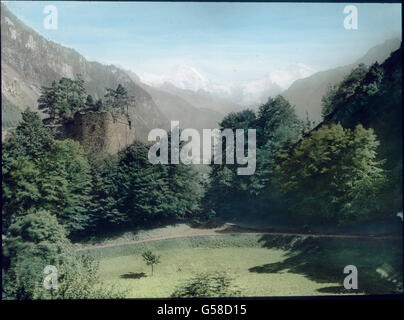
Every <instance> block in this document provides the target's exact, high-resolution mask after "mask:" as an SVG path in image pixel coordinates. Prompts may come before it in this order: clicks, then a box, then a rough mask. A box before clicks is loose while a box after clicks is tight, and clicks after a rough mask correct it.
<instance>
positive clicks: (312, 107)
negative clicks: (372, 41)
mask: <svg viewBox="0 0 404 320" xmlns="http://www.w3.org/2000/svg"><path fill="white" fill-rule="evenodd" d="M400 43H401V41H400V40H398V39H393V40H388V41H386V42H385V43H384V44H381V45H378V46H375V47H373V48H371V49H370V50H369V51H368V52H367V53H366V54H365V55H364V56H363V57H362V58H360V59H359V60H357V61H356V62H355V63H353V64H351V65H347V66H343V67H338V68H334V69H330V70H327V71H321V72H317V73H315V74H313V75H312V76H310V77H307V78H304V79H300V80H297V81H295V82H294V83H293V84H292V85H291V86H290V87H289V88H288V89H287V90H285V91H284V92H283V93H282V95H283V96H284V97H285V98H286V99H288V100H289V102H290V103H291V104H293V105H295V106H296V112H297V114H298V115H299V116H300V117H302V118H304V117H306V111H307V113H308V115H309V118H310V119H311V120H314V121H316V122H319V121H321V108H322V107H321V98H322V97H323V95H324V94H325V93H326V92H327V89H328V87H329V86H330V85H335V84H337V83H339V82H341V81H342V80H343V79H344V77H345V76H346V75H348V74H349V72H350V71H351V70H352V69H353V68H355V67H356V66H357V65H358V64H359V63H364V64H367V65H370V64H373V63H374V62H376V61H378V62H379V63H381V62H383V61H384V60H385V59H387V58H388V57H389V55H390V53H391V52H392V51H394V50H397V49H398V48H399V47H400Z"/></svg>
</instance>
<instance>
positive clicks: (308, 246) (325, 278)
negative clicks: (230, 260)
mask: <svg viewBox="0 0 404 320" xmlns="http://www.w3.org/2000/svg"><path fill="white" fill-rule="evenodd" d="M259 241H260V242H262V243H263V247H265V248H271V249H282V250H286V253H285V259H284V260H283V261H280V262H275V263H268V264H264V265H260V266H255V267H252V268H250V269H249V271H250V272H255V273H280V272H285V271H288V272H290V273H295V274H301V275H304V276H305V277H306V278H308V279H310V280H312V281H315V282H317V283H337V284H340V285H337V286H331V287H324V288H321V289H318V291H319V292H322V293H367V294H389V293H396V292H397V291H396V290H397V286H396V284H395V283H393V282H392V281H391V279H390V280H389V279H386V278H382V277H380V274H379V273H378V272H377V271H376V270H377V269H378V268H383V266H385V267H386V266H387V269H389V268H390V271H391V274H392V275H393V276H394V278H396V279H402V271H401V270H402V261H401V259H402V248H401V245H400V243H399V242H397V241H396V242H391V241H382V240H368V239H364V240H358V239H333V238H319V237H300V238H299V237H296V236H290V237H289V236H287V237H281V236H274V235H264V236H262V237H261V239H260V240H259ZM347 265H354V266H356V267H357V269H358V283H359V288H358V290H355V292H354V290H346V289H345V288H344V287H343V285H342V283H343V281H344V278H345V277H346V276H347V274H344V273H343V270H344V267H345V266H347Z"/></svg>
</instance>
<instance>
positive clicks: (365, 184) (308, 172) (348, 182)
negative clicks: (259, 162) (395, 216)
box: [276, 124, 385, 224]
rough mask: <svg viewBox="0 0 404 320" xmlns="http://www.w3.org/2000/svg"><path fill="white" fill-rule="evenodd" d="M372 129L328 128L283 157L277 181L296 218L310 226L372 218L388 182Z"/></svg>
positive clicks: (339, 126) (300, 143)
mask: <svg viewBox="0 0 404 320" xmlns="http://www.w3.org/2000/svg"><path fill="white" fill-rule="evenodd" d="M378 145H379V142H378V141H377V139H376V136H375V135H374V133H373V130H372V129H365V128H363V127H362V126H361V125H358V126H356V127H355V129H354V130H351V129H344V128H343V127H342V126H341V125H337V124H330V125H324V126H322V127H321V128H319V129H318V130H315V131H313V132H311V134H310V135H309V136H308V137H305V138H303V139H302V140H301V141H299V142H298V143H297V144H296V145H293V146H291V147H289V148H287V149H285V150H282V151H280V152H279V153H278V156H279V161H278V165H277V166H276V178H277V179H278V180H277V181H278V186H279V188H280V190H282V192H283V193H284V194H285V195H286V198H287V200H288V203H289V206H290V210H291V215H292V216H293V218H295V219H298V220H300V221H302V222H305V223H319V224H321V223H329V224H340V223H344V222H348V221H356V220H362V219H369V218H370V217H371V216H372V215H373V214H375V213H377V211H378V208H377V201H375V199H377V197H378V196H379V194H380V189H381V187H382V185H383V183H384V182H385V172H384V170H383V169H382V167H381V165H382V162H381V161H378V160H377V153H376V151H377V147H378Z"/></svg>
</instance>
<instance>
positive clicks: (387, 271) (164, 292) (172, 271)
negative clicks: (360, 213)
mask: <svg viewBox="0 0 404 320" xmlns="http://www.w3.org/2000/svg"><path fill="white" fill-rule="evenodd" d="M146 249H151V250H152V251H153V252H155V253H157V254H158V255H160V256H161V263H160V264H158V265H157V266H156V267H155V271H154V274H153V275H152V274H151V268H150V266H147V265H146V264H145V262H144V261H143V259H142V257H141V253H142V252H143V251H144V250H146ZM90 252H91V254H94V255H95V256H96V257H97V258H98V259H100V274H101V280H102V281H103V282H104V283H105V284H106V285H108V286H109V285H115V286H118V287H119V288H120V289H124V290H126V291H127V297H128V298H145V297H147V298H152V297H153V298H158V297H169V296H170V295H171V293H172V292H173V291H174V289H175V288H176V286H178V285H180V284H182V283H184V281H185V280H187V279H189V278H191V277H193V276H195V275H197V274H198V273H201V272H214V271H224V272H226V273H227V274H228V275H229V276H230V277H231V278H232V279H233V286H235V287H237V288H238V289H239V290H240V291H241V296H246V297H247V296H308V295H333V294H341V293H344V294H353V293H355V294H363V293H365V294H368V293H371V294H388V293H394V292H396V289H397V286H400V283H399V280H400V279H401V278H400V276H402V274H400V270H401V269H402V268H401V267H402V264H401V261H400V259H399V258H400V257H401V256H402V254H401V245H400V243H399V241H397V240H394V241H393V240H366V241H358V240H357V239H350V240H347V239H338V240H336V239H335V240H334V239H320V238H311V237H304V238H302V237H300V238H298V237H280V236H270V235H262V234H261V235H260V234H240V235H220V236H209V237H190V238H184V239H171V240H164V241H152V242H147V243H142V244H138V245H129V246H118V247H111V248H103V249H95V250H91V251H90ZM348 264H353V265H356V266H357V268H358V273H359V277H358V278H359V290H358V291H355V292H353V291H346V290H344V289H343V287H342V282H343V279H344V277H345V275H344V274H343V268H344V266H346V265H348ZM397 279H399V280H397Z"/></svg>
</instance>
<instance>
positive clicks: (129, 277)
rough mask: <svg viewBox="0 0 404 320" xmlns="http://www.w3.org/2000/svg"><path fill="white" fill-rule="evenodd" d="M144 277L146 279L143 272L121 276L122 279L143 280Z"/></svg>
mask: <svg viewBox="0 0 404 320" xmlns="http://www.w3.org/2000/svg"><path fill="white" fill-rule="evenodd" d="M144 277H147V275H146V274H145V273H144V272H138V273H134V272H129V273H125V274H121V278H122V279H140V278H144Z"/></svg>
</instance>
